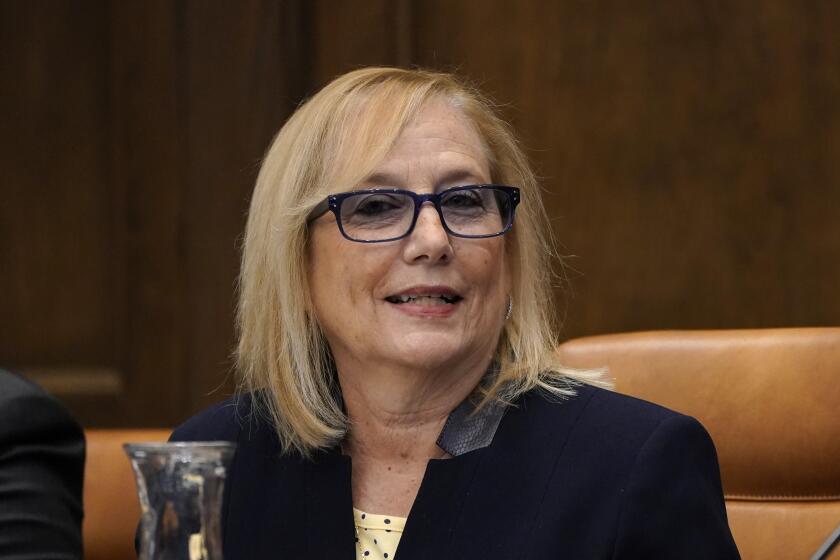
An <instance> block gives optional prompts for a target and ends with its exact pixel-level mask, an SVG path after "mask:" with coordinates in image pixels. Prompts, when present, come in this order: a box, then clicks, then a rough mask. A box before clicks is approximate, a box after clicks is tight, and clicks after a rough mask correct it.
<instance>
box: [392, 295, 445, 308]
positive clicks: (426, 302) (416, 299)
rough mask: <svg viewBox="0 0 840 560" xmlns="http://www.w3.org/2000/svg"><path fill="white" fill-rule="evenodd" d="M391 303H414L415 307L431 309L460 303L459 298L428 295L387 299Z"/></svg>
mask: <svg viewBox="0 0 840 560" xmlns="http://www.w3.org/2000/svg"><path fill="white" fill-rule="evenodd" d="M386 299H387V300H388V301H390V302H391V303H398V304H400V303H413V304H414V305H423V306H427V307H431V306H433V305H447V304H452V303H455V302H457V301H459V300H460V299H461V298H460V297H459V296H443V295H428V296H407V295H406V296H390V297H388V298H386Z"/></svg>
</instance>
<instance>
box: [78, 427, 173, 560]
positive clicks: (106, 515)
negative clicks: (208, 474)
mask: <svg viewBox="0 0 840 560" xmlns="http://www.w3.org/2000/svg"><path fill="white" fill-rule="evenodd" d="M169 433H170V430H87V431H86V432H85V437H86V439H87V460H86V462H85V488H84V508H85V519H84V523H83V526H82V528H83V539H84V546H85V559H86V560H123V559H125V560H133V559H134V558H136V557H137V555H136V554H135V552H134V532H135V530H136V529H137V522H138V521H139V520H140V503H139V501H138V499H137V486H136V484H135V482H134V473H133V472H132V470H131V463H130V462H129V460H128V456H126V454H125V452H124V451H123V448H122V445H123V444H124V443H129V442H145V441H149V442H159V441H166V440H167V439H168V438H169Z"/></svg>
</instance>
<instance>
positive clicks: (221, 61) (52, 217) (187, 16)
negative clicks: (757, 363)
mask: <svg viewBox="0 0 840 560" xmlns="http://www.w3.org/2000/svg"><path fill="white" fill-rule="evenodd" d="M0 29H2V33H0V61H2V74H0V76H2V79H0V93H2V99H3V106H4V107H3V109H4V110H3V124H2V127H0V142H2V148H0V158H2V159H1V160H0V169H2V182H1V183H0V184H2V197H0V269H1V270H2V273H0V365H2V366H5V367H9V368H12V369H16V370H18V371H20V372H22V373H23V374H25V375H27V376H29V377H31V378H33V379H35V380H36V381H38V382H40V383H41V384H42V385H44V386H45V387H46V388H47V389H48V390H50V391H51V392H53V393H55V394H56V395H58V396H59V397H60V398H61V399H62V400H63V401H64V402H65V403H67V405H68V406H69V407H70V408H71V410H72V411H73V412H74V413H75V414H76V415H77V416H78V417H79V418H80V419H81V421H82V422H83V423H84V424H85V425H86V426H88V427H93V426H99V427H116V426H172V425H175V424H177V423H179V422H181V421H183V420H184V419H186V418H187V417H188V416H189V415H191V414H192V413H193V412H195V411H196V410H198V409H200V408H202V407H204V406H206V405H207V404H209V403H211V402H215V401H218V400H220V399H222V398H224V397H225V396H227V395H228V394H230V392H231V390H232V387H233V377H232V374H231V360H230V354H231V351H232V349H233V346H234V328H233V312H234V307H235V282H236V275H237V268H238V257H239V251H238V245H239V242H240V238H241V233H242V229H243V226H244V221H245V211H246V208H247V205H248V201H249V198H250V194H251V189H252V187H253V182H254V179H255V177H256V173H257V170H258V167H259V163H260V159H261V156H262V154H263V152H264V150H265V149H266V147H267V146H268V143H269V142H270V140H271V138H272V136H273V135H274V134H275V132H276V131H277V130H278V129H279V128H280V126H281V125H282V124H283V122H284V120H285V119H286V118H287V117H288V116H289V115H290V114H291V112H292V111H293V110H294V109H295V107H296V106H297V104H298V103H300V102H301V100H303V99H305V98H306V97H307V96H310V95H312V94H313V93H314V92H316V91H317V90H318V89H319V88H320V87H321V86H323V85H324V84H325V83H326V82H328V81H329V80H330V79H331V78H333V77H334V76H336V75H338V74H340V73H343V72H345V71H348V70H351V69H353V68H357V67H360V66H365V65H383V64H385V65H401V66H415V65H417V66H423V67H430V68H436V69H442V70H454V71H457V72H459V73H461V74H463V75H465V76H466V77H468V78H470V79H472V80H473V81H475V82H476V83H477V84H478V85H479V86H480V87H482V88H483V89H484V90H485V91H486V92H488V93H489V94H490V95H492V96H493V97H494V98H495V99H496V100H497V101H498V102H499V103H500V104H501V105H502V112H503V113H504V115H505V117H506V118H507V119H508V120H510V121H511V122H512V123H513V125H514V127H515V128H516V129H517V130H518V131H519V133H520V136H521V138H522V141H523V144H524V145H525V147H526V149H527V152H528V154H529V155H530V157H531V158H532V161H533V162H534V164H535V166H536V169H537V170H538V172H539V175H540V177H541V178H542V182H543V186H544V188H545V192H544V199H545V202H546V205H547V207H548V209H549V211H550V214H551V216H552V221H553V228H554V234H555V236H556V237H557V239H558V241H559V242H560V243H561V251H562V252H563V253H564V254H565V255H567V258H566V263H567V264H568V267H567V268H566V270H565V272H562V271H561V270H560V269H559V268H558V272H560V273H561V275H565V277H566V281H563V282H558V288H557V291H558V296H559V297H558V301H559V303H560V305H559V307H558V308H557V314H558V317H560V318H562V319H563V322H564V327H563V330H562V332H561V333H560V338H561V340H565V339H568V338H572V337H578V336H583V335H589V334H596V333H612V332H622V331H633V330H643V329H699V328H716V329H717V328H750V327H782V326H824V325H838V324H840V296H838V291H840V39H838V35H840V34H838V33H837V30H838V29H840V3H838V2H833V1H828V0H825V1H799V0H763V1H758V2H740V1H734V0H731V1H701V0H693V1H688V0H671V1H660V2H656V1H649V0H640V1H636V2H624V1H603V2H582V1H581V2H571V1H548V0H546V1H542V2H539V1H525V0H520V1H511V0H480V1H479V0H445V1H443V0H422V1H421V0H390V1H389V0H364V1H362V0H358V1H349V0H347V1H338V0H332V1H329V0H312V1H307V0H287V1H259V0H248V1H239V0H237V1H233V0H230V1H226V2H223V1H198V0H193V1H187V0H177V1H176V0H173V1H161V0H154V1H143V2H141V1H122V0H111V1H106V0H87V1H79V0H77V1H71V0H52V1H45V0H41V1H22V0H21V1H12V0H4V1H2V2H0Z"/></svg>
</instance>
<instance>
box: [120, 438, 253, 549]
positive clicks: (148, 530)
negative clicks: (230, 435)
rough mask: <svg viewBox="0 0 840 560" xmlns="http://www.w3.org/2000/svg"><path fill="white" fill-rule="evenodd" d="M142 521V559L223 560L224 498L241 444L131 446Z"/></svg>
mask: <svg viewBox="0 0 840 560" xmlns="http://www.w3.org/2000/svg"><path fill="white" fill-rule="evenodd" d="M123 448H124V449H125V452H126V454H127V455H128V456H129V458H130V459H131V467H132V468H133V469H134V476H135V478H136V480H137V493H138V494H139V497H140V508H141V510H142V517H141V520H140V535H139V536H140V556H139V558H140V560H222V542H221V522H220V520H221V511H222V493H223V490H224V484H225V476H226V474H227V470H228V466H229V465H230V461H231V459H232V458H233V454H234V451H235V450H236V445H235V444H233V443H229V442H220V441H215V442H176V443H127V444H125V445H124V446H123Z"/></svg>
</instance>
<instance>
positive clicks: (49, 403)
mask: <svg viewBox="0 0 840 560" xmlns="http://www.w3.org/2000/svg"><path fill="white" fill-rule="evenodd" d="M84 460H85V442H84V435H83V433H82V430H81V428H80V427H79V425H78V424H77V423H76V422H75V421H74V420H73V418H72V417H71V416H70V415H69V414H68V413H67V412H66V411H65V410H64V408H63V407H62V406H61V405H60V404H59V403H58V401H56V400H55V399H53V398H52V397H50V396H49V395H48V394H46V393H45V392H43V391H42V390H41V389H40V388H38V387H37V386H35V385H33V384H31V383H29V382H27V381H24V380H23V379H22V378H19V377H17V376H14V375H12V374H9V373H7V372H3V371H0V558H3V559H17V558H26V559H29V558H39V559H42V560H53V559H54V560H65V559H80V558H81V557H82V481H83V478H84Z"/></svg>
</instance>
